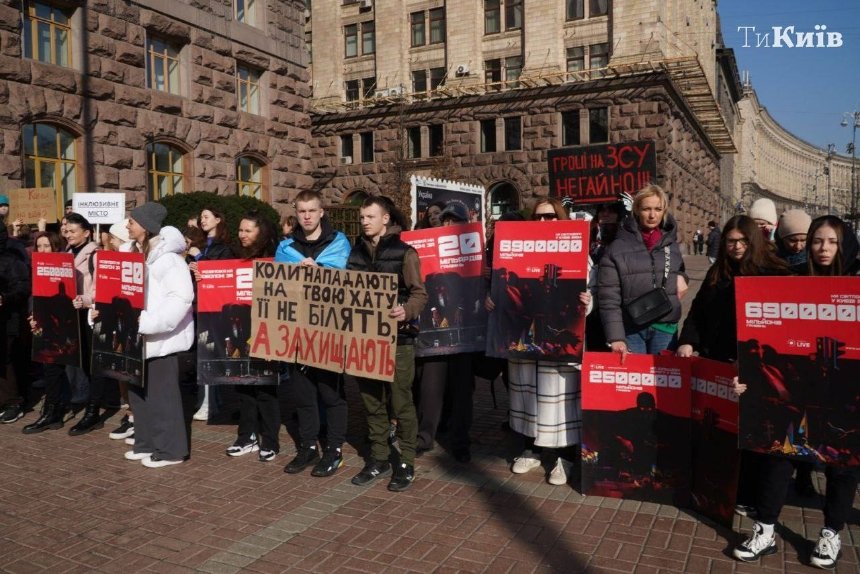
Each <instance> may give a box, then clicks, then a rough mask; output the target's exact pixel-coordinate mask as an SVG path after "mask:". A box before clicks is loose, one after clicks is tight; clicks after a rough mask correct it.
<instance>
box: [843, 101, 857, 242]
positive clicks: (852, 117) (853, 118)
mask: <svg viewBox="0 0 860 574" xmlns="http://www.w3.org/2000/svg"><path fill="white" fill-rule="evenodd" d="M849 124H850V125H851V143H850V144H848V153H850V154H851V219H852V227H853V228H854V230H855V231H856V230H857V175H856V174H857V167H856V164H857V128H858V127H860V111H857V110H855V111H853V112H845V113H843V114H842V122H841V125H842V127H843V128H847V127H848V125H849Z"/></svg>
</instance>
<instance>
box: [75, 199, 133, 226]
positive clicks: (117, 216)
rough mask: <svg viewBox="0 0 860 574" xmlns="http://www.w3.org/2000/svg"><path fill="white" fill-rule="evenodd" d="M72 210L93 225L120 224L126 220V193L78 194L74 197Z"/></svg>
mask: <svg viewBox="0 0 860 574" xmlns="http://www.w3.org/2000/svg"><path fill="white" fill-rule="evenodd" d="M72 210H73V211H74V212H75V213H80V214H81V215H83V216H84V217H86V218H87V221H89V222H90V223H92V224H94V225H95V224H96V223H119V222H120V221H122V220H123V219H125V194H124V193H102V192H99V193H76V194H75V195H74V196H72Z"/></svg>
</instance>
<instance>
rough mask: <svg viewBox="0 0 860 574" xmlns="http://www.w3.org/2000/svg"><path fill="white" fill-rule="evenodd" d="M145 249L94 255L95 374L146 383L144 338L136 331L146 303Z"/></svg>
mask: <svg viewBox="0 0 860 574" xmlns="http://www.w3.org/2000/svg"><path fill="white" fill-rule="evenodd" d="M144 274H145V264H144V256H143V253H125V252H119V251H98V252H97V253H96V257H95V290H96V294H95V302H96V310H97V311H98V320H96V321H95V323H94V325H93V361H92V370H93V374H95V375H103V376H106V377H108V378H111V379H115V380H117V381H122V382H126V383H131V384H134V385H142V384H143V362H144V344H143V343H144V341H143V335H141V334H140V333H138V332H137V328H138V323H139V320H140V313H141V311H143V307H144V301H145V300H144Z"/></svg>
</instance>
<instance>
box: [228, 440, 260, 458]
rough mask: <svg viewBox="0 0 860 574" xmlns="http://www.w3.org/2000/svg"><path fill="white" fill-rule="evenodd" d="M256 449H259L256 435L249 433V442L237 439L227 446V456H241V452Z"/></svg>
mask: <svg viewBox="0 0 860 574" xmlns="http://www.w3.org/2000/svg"><path fill="white" fill-rule="evenodd" d="M258 450H260V445H259V443H258V442H257V437H256V436H255V435H251V439H250V442H246V443H240V442H239V441H238V440H237V441H236V442H234V443H233V444H232V445H230V446H228V447H227V456H242V455H243V454H248V453H250V452H257V451H258Z"/></svg>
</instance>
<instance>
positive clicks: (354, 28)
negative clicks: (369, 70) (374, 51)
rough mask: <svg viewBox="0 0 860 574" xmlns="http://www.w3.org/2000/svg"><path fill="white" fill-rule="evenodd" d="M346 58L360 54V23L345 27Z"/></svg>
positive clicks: (344, 53)
mask: <svg viewBox="0 0 860 574" xmlns="http://www.w3.org/2000/svg"><path fill="white" fill-rule="evenodd" d="M343 41H344V49H343V56H344V58H355V57H356V56H358V24H350V25H349V26H344V27H343Z"/></svg>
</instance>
